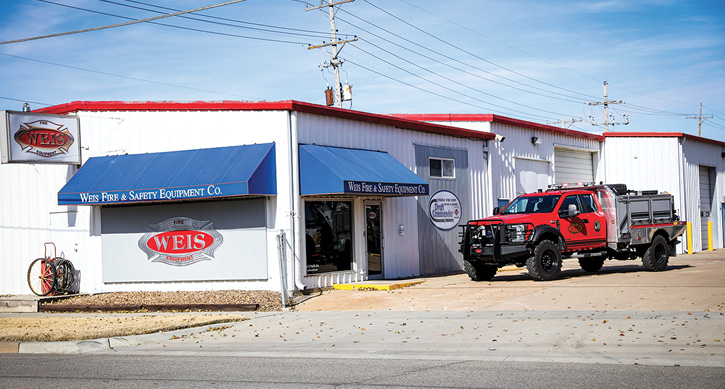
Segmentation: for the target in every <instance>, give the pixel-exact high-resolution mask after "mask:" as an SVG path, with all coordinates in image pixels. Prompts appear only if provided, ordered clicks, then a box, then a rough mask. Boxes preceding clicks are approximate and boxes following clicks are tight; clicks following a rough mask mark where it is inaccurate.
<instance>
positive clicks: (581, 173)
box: [554, 147, 594, 184]
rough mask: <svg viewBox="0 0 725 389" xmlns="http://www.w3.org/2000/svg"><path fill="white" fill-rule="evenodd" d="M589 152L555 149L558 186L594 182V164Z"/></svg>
mask: <svg viewBox="0 0 725 389" xmlns="http://www.w3.org/2000/svg"><path fill="white" fill-rule="evenodd" d="M592 154H593V153H591V152H589V151H582V150H571V149H564V148H559V147H557V148H555V149H554V181H555V182H556V183H557V184H563V183H565V182H566V183H576V182H594V163H593V162H592Z"/></svg>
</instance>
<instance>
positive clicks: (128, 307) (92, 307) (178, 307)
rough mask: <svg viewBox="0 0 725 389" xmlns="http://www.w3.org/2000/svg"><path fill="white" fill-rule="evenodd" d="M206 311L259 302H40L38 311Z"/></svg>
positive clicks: (253, 307) (241, 308)
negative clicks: (109, 303) (112, 303)
mask: <svg viewBox="0 0 725 389" xmlns="http://www.w3.org/2000/svg"><path fill="white" fill-rule="evenodd" d="M144 309H145V310H147V311H150V312H159V311H160V312H163V311H186V310H190V311H195V310H199V311H205V312H254V311H257V310H258V309H259V304H124V305H103V304H40V305H39V307H38V312H77V311H80V312H98V311H102V312H114V311H141V310H144Z"/></svg>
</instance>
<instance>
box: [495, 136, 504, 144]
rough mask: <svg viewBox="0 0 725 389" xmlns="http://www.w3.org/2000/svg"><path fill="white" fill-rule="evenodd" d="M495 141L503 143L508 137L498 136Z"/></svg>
mask: <svg viewBox="0 0 725 389" xmlns="http://www.w3.org/2000/svg"><path fill="white" fill-rule="evenodd" d="M495 139H496V142H500V143H503V141H505V140H506V137H505V136H501V135H499V134H496V138H495Z"/></svg>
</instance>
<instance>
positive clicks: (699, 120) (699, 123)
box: [687, 103, 712, 136]
mask: <svg viewBox="0 0 725 389" xmlns="http://www.w3.org/2000/svg"><path fill="white" fill-rule="evenodd" d="M687 118H688V119H697V136H702V122H703V120H702V119H712V115H708V116H702V103H700V114H699V115H697V116H694V115H691V116H688V117H687Z"/></svg>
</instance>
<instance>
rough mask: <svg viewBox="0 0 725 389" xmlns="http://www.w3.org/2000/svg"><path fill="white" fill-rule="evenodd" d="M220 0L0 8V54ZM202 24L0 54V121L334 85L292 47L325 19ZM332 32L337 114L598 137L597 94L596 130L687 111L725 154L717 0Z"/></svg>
mask: <svg viewBox="0 0 725 389" xmlns="http://www.w3.org/2000/svg"><path fill="white" fill-rule="evenodd" d="M312 1H313V2H314V0H312ZM220 2H222V0H174V1H167V0H138V1H128V0H112V1H103V0H48V1H38V0H23V1H3V2H0V41H3V42H4V41H9V40H15V39H22V38H29V37H35V36H42V35H47V34H55V33H61V32H66V31H74V30H80V29H86V28H92V27H98V26H104V25H110V24H116V23H122V22H126V21H128V20H129V19H123V18H119V17H116V16H113V15H117V16H123V17H125V18H132V19H143V18H149V17H153V16H157V15H159V13H154V12H150V11H148V10H157V11H163V12H165V13H169V12H173V11H170V10H168V9H166V10H163V9H161V8H158V7H153V6H152V5H155V6H161V7H167V8H173V9H177V10H187V9H193V8H198V7H202V6H207V5H211V4H215V3H220ZM142 3H145V4H142ZM318 3H319V2H316V4H318ZM59 4H63V5H66V6H62V5H59ZM149 4H151V5H149ZM124 5H125V6H124ZM67 6H71V7H75V8H70V7H67ZM128 6H132V7H138V8H144V9H138V8H130V7H128ZM88 10H90V11H95V13H93V12H89V11H88ZM99 12H100V13H105V14H99ZM202 14H203V15H207V16H213V17H215V18H205V17H201V16H193V17H194V18H197V19H202V20H208V21H212V22H214V23H207V22H202V21H198V20H189V19H181V18H178V17H172V18H166V19H162V20H158V21H157V22H158V23H164V24H169V25H173V26H176V27H167V26H160V25H154V24H148V23H141V24H135V25H130V26H124V27H118V28H113V29H107V30H102V31H93V32H86V33H81V34H74V35H68V36H61V37H54V38H47V39H40V40H34V41H28V42H21V43H9V44H0V109H8V110H20V109H21V108H22V102H24V101H28V102H31V108H40V107H42V106H44V105H54V104H62V103H67V102H71V101H77V100H87V101H97V100H114V101H116V100H123V101H147V100H153V101H157V100H174V101H197V100H204V101H214V100H268V101H276V100H290V99H294V100H300V101H307V102H312V103H318V104H324V94H323V91H324V89H325V87H326V85H327V84H328V83H330V84H332V82H333V80H334V76H333V75H332V73H330V72H329V71H327V70H321V68H320V67H319V65H320V64H322V63H323V62H325V61H327V60H328V59H329V57H328V56H327V54H325V53H324V52H323V51H322V50H320V49H313V50H308V48H307V46H308V44H320V43H322V42H323V41H328V42H329V39H330V38H329V32H330V24H329V19H328V16H327V15H326V14H324V13H322V12H321V11H319V10H316V11H305V4H304V3H303V2H301V1H297V0H247V1H245V2H241V3H237V4H233V5H228V6H224V7H221V8H217V9H213V10H208V11H204V12H202ZM188 16H191V15H188ZM220 18H224V19H220ZM240 26H245V27H252V28H256V29H264V30H273V31H275V32H268V31H260V30H253V29H249V28H240ZM179 27H181V28H179ZM337 29H338V31H339V33H340V38H343V39H344V38H352V37H353V36H357V37H359V38H360V40H359V41H357V42H354V43H349V44H347V45H345V47H344V48H343V50H342V52H341V55H340V57H341V58H343V59H344V60H345V61H346V62H345V63H344V65H343V66H342V70H343V71H342V80H343V82H344V81H345V80H348V81H349V83H350V84H352V86H353V101H352V103H350V102H346V103H345V104H344V107H345V108H352V109H355V110H361V111H368V112H375V113H494V114H498V115H504V116H508V117H513V118H517V119H522V120H529V121H534V122H538V123H547V122H553V121H555V120H561V119H565V120H571V119H572V118H576V119H582V120H583V121H581V122H576V123H574V124H571V127H570V128H572V129H578V130H581V131H587V132H602V131H603V130H604V129H603V127H598V126H592V125H591V121H590V117H591V116H593V117H594V120H595V121H596V122H603V121H604V114H603V110H602V108H601V106H590V105H589V104H588V102H594V101H602V100H603V92H604V91H603V82H604V81H605V80H606V81H607V82H608V83H609V99H610V100H622V101H623V102H624V104H616V105H611V107H612V109H611V111H610V114H612V115H614V120H615V121H616V122H624V121H625V115H627V116H628V120H629V124H628V125H626V126H625V125H618V126H614V127H610V129H611V130H614V131H636V132H649V131H668V132H685V133H689V134H695V135H696V134H697V120H691V119H686V117H687V115H695V116H696V115H697V113H698V104H699V103H700V102H702V103H703V116H709V115H712V116H714V117H713V118H712V119H707V120H706V121H705V122H704V123H703V126H702V136H704V137H707V138H712V139H717V140H722V141H725V2H723V1H722V0H719V1H674V0H672V1H670V0H643V1H620V0H603V1H596V0H595V1H556V2H554V1H544V2H542V1H533V0H532V1H529V0H525V1H518V0H513V1H507V2H502V1H475V0H470V1H469V0H460V1H455V2H441V1H428V0H419V1H416V0H385V1H383V0H356V1H354V2H351V3H346V4H344V5H342V6H341V10H340V11H338V13H337ZM199 30H203V31H199ZM280 32H284V33H280ZM232 35H239V36H232ZM240 36H245V37H247V38H245V37H240ZM249 37H253V38H261V39H269V40H278V41H280V40H281V41H285V42H275V41H265V40H260V39H250V38H249Z"/></svg>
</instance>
